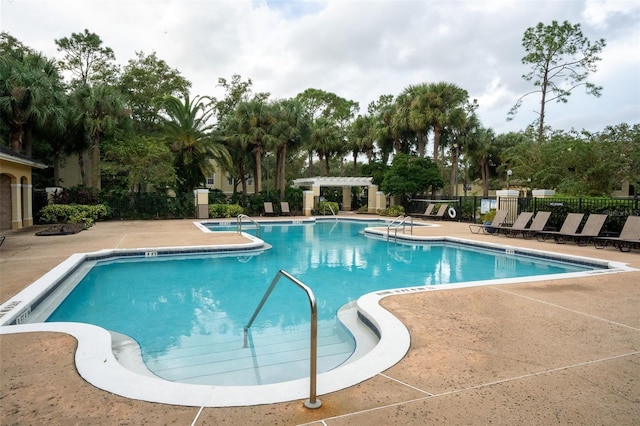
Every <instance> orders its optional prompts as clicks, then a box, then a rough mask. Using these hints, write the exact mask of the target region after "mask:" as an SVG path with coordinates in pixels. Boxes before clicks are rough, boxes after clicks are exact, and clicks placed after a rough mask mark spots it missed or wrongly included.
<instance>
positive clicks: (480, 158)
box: [466, 128, 496, 197]
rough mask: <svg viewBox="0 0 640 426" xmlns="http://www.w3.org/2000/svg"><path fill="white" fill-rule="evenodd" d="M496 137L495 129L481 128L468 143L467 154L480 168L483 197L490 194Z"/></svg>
mask: <svg viewBox="0 0 640 426" xmlns="http://www.w3.org/2000/svg"><path fill="white" fill-rule="evenodd" d="M495 139H496V135H495V133H494V131H493V129H485V128H479V129H478V130H477V131H476V132H475V133H474V135H473V137H471V138H469V140H468V143H467V150H466V152H467V155H468V156H469V159H470V160H471V161H472V162H473V163H475V165H476V166H477V167H478V168H479V169H480V177H481V179H482V196H483V197H488V196H489V166H490V165H491V164H490V160H491V154H492V153H493V144H494V141H495Z"/></svg>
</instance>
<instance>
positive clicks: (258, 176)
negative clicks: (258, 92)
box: [230, 99, 277, 192]
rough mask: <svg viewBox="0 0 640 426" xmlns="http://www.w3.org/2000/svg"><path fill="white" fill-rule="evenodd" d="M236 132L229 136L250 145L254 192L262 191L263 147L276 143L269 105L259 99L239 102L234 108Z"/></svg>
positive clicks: (244, 145)
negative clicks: (253, 168) (272, 131)
mask: <svg viewBox="0 0 640 426" xmlns="http://www.w3.org/2000/svg"><path fill="white" fill-rule="evenodd" d="M235 120H236V125H237V127H236V133H235V134H233V135H231V136H230V137H231V138H232V139H234V140H235V141H237V142H239V143H240V144H241V146H243V147H247V148H248V147H251V150H252V152H253V155H254V157H255V172H254V175H255V176H254V177H255V180H256V185H255V188H256V192H260V191H262V155H263V154H264V152H265V148H267V147H268V146H270V145H271V144H272V143H277V138H276V137H274V136H273V135H272V134H271V133H270V132H271V126H272V125H273V124H274V116H273V113H272V109H271V108H270V105H268V104H266V103H265V102H263V101H262V100H260V99H254V100H251V101H248V102H241V103H240V104H239V105H238V108H236V112H235Z"/></svg>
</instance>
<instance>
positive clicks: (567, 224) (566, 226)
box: [536, 213, 584, 244]
mask: <svg viewBox="0 0 640 426" xmlns="http://www.w3.org/2000/svg"><path fill="white" fill-rule="evenodd" d="M583 218H584V214H582V213H569V214H568V215H567V217H565V218H564V222H563V223H562V226H561V227H560V230H559V231H544V230H543V231H539V232H538V233H536V239H537V240H538V241H541V242H542V241H546V240H548V239H549V238H551V237H553V239H554V240H555V242H556V243H559V244H561V243H563V242H564V241H565V240H564V235H569V234H575V233H576V232H577V231H578V227H579V226H580V223H581V222H582V219H583Z"/></svg>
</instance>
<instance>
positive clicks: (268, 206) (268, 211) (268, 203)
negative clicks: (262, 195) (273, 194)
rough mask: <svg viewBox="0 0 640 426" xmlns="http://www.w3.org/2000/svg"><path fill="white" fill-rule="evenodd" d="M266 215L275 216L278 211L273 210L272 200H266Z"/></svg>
mask: <svg viewBox="0 0 640 426" xmlns="http://www.w3.org/2000/svg"><path fill="white" fill-rule="evenodd" d="M264 215H265V216H275V215H276V213H275V212H274V211H273V203H272V202H271V201H265V203H264Z"/></svg>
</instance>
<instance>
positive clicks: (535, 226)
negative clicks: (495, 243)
mask: <svg viewBox="0 0 640 426" xmlns="http://www.w3.org/2000/svg"><path fill="white" fill-rule="evenodd" d="M550 217H551V212H544V211H539V212H538V213H536V217H534V218H533V222H531V226H529V227H528V228H525V229H523V230H516V231H515V232H514V233H510V234H508V235H509V236H512V237H516V236H517V235H518V234H519V233H522V238H524V239H525V240H528V239H529V238H533V237H534V236H535V235H536V233H537V232H540V231H544V227H545V226H547V222H548V221H549V218H550Z"/></svg>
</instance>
